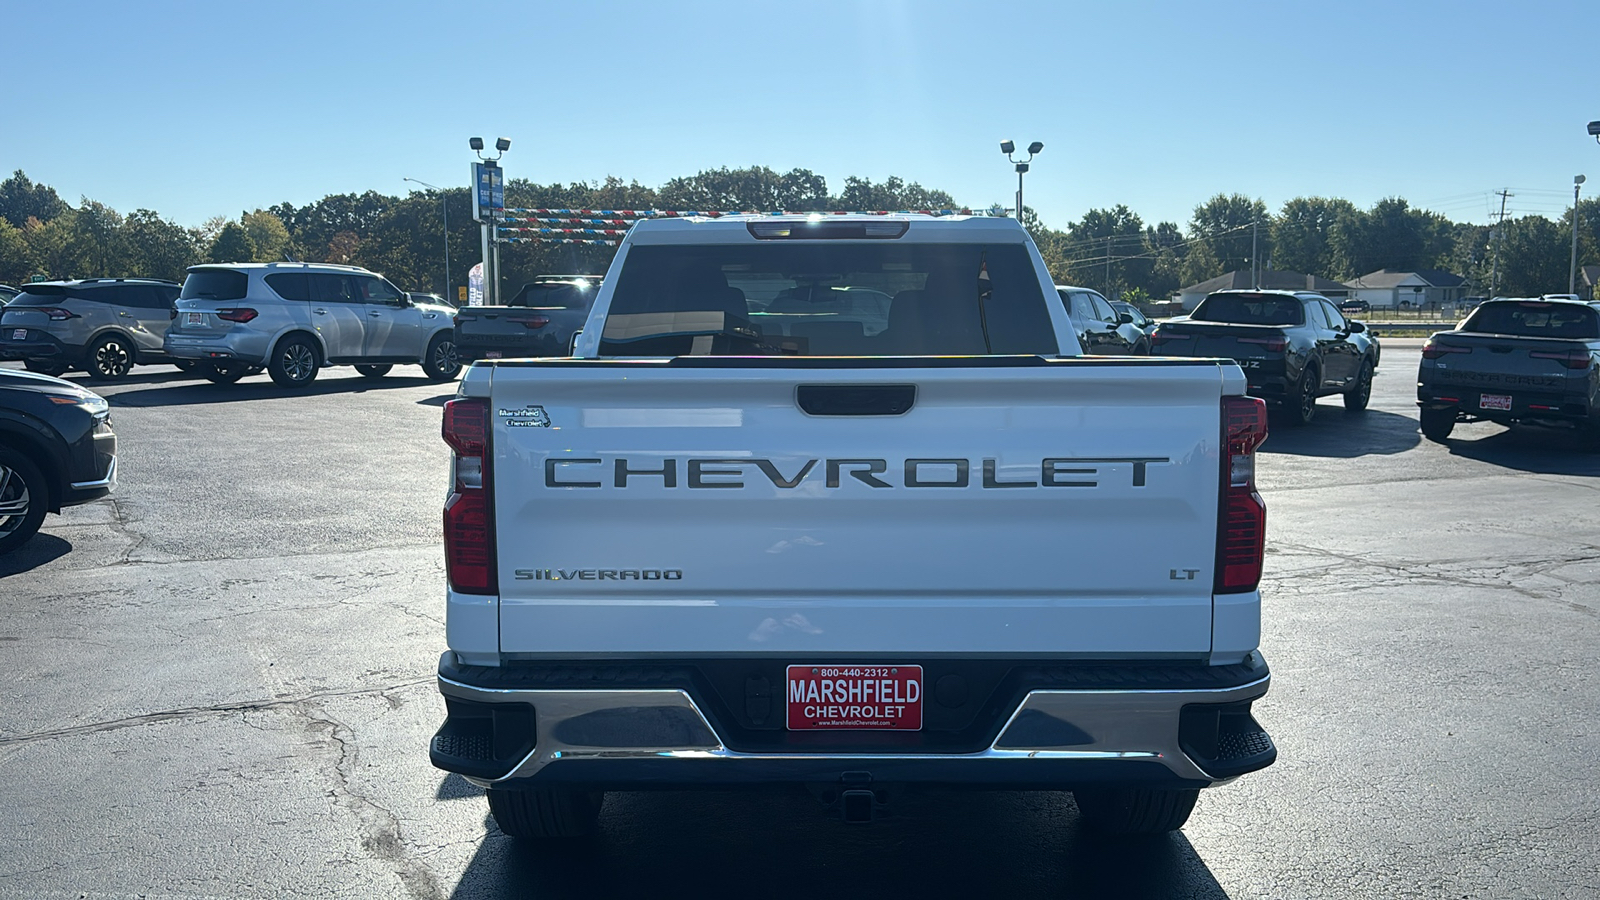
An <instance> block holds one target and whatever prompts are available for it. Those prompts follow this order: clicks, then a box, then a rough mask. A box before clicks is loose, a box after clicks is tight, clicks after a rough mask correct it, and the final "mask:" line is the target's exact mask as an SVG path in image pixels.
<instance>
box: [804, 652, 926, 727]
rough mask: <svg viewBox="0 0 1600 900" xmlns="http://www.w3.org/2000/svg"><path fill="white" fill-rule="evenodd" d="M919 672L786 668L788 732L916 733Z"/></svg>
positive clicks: (919, 714) (903, 668)
mask: <svg viewBox="0 0 1600 900" xmlns="http://www.w3.org/2000/svg"><path fill="white" fill-rule="evenodd" d="M922 687H923V685H922V667H921V666H861V665H853V664H852V665H826V666H822V665H818V666H811V665H806V666H790V667H789V668H788V672H787V675H786V677H785V678H784V696H785V697H786V698H788V710H789V716H788V719H789V730H790V731H823V730H826V731H834V730H856V731H921V730H922V696H923V689H922Z"/></svg>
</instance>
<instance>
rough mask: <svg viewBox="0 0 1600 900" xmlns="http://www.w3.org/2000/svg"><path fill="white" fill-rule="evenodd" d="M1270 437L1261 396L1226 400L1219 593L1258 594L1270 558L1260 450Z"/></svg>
mask: <svg viewBox="0 0 1600 900" xmlns="http://www.w3.org/2000/svg"><path fill="white" fill-rule="evenodd" d="M1266 439H1267V405H1266V404H1265V403H1264V402H1262V401H1261V400H1259V399H1257V398H1255V397H1224V398H1222V491H1221V510H1220V512H1219V514H1218V517H1217V568H1216V578H1215V582H1214V590H1215V591H1216V592H1217V593H1219V594H1241V593H1244V592H1246V591H1253V590H1255V589H1256V585H1258V584H1260V583H1261V563H1262V559H1263V557H1264V556H1265V554H1266V539H1267V505H1266V504H1265V503H1263V502H1262V500H1261V495H1260V494H1259V493H1257V492H1256V457H1255V452H1256V448H1257V447H1260V446H1261V443H1262V442H1263V441H1265V440H1266Z"/></svg>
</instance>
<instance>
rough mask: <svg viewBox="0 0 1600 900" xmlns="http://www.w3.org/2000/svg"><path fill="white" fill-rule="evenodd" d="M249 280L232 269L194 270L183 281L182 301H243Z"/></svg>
mask: <svg viewBox="0 0 1600 900" xmlns="http://www.w3.org/2000/svg"><path fill="white" fill-rule="evenodd" d="M249 286H250V278H249V276H247V275H245V274H244V273H243V272H237V271H234V270H233V269H195V270H193V271H191V272H190V273H189V277H188V278H185V279H184V280H183V293H182V294H180V295H179V297H180V299H183V300H243V299H244V296H245V293H246V291H247V290H248V288H249Z"/></svg>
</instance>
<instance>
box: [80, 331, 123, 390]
mask: <svg viewBox="0 0 1600 900" xmlns="http://www.w3.org/2000/svg"><path fill="white" fill-rule="evenodd" d="M83 367H84V368H85V369H87V370H88V372H89V380H90V381H116V380H117V379H119V378H126V377H128V371H129V370H130V369H132V368H133V350H132V348H130V347H129V346H128V342H127V341H126V340H125V339H123V338H122V337H120V336H119V335H115V334H110V335H106V336H105V337H103V338H101V339H100V340H98V341H95V342H94V343H93V344H92V345H90V347H89V353H88V354H87V355H86V356H85V357H84V365H83Z"/></svg>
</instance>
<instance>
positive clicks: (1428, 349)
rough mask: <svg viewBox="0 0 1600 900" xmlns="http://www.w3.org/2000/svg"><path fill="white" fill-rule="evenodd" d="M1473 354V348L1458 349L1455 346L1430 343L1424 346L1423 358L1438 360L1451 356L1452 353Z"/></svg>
mask: <svg viewBox="0 0 1600 900" xmlns="http://www.w3.org/2000/svg"><path fill="white" fill-rule="evenodd" d="M1471 352H1472V348H1471V347H1457V346H1454V345H1452V344H1435V343H1434V342H1433V341H1428V342H1427V343H1426V344H1423V345H1422V358H1423V359H1438V358H1439V357H1441V356H1445V355H1447V354H1451V353H1471Z"/></svg>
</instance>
